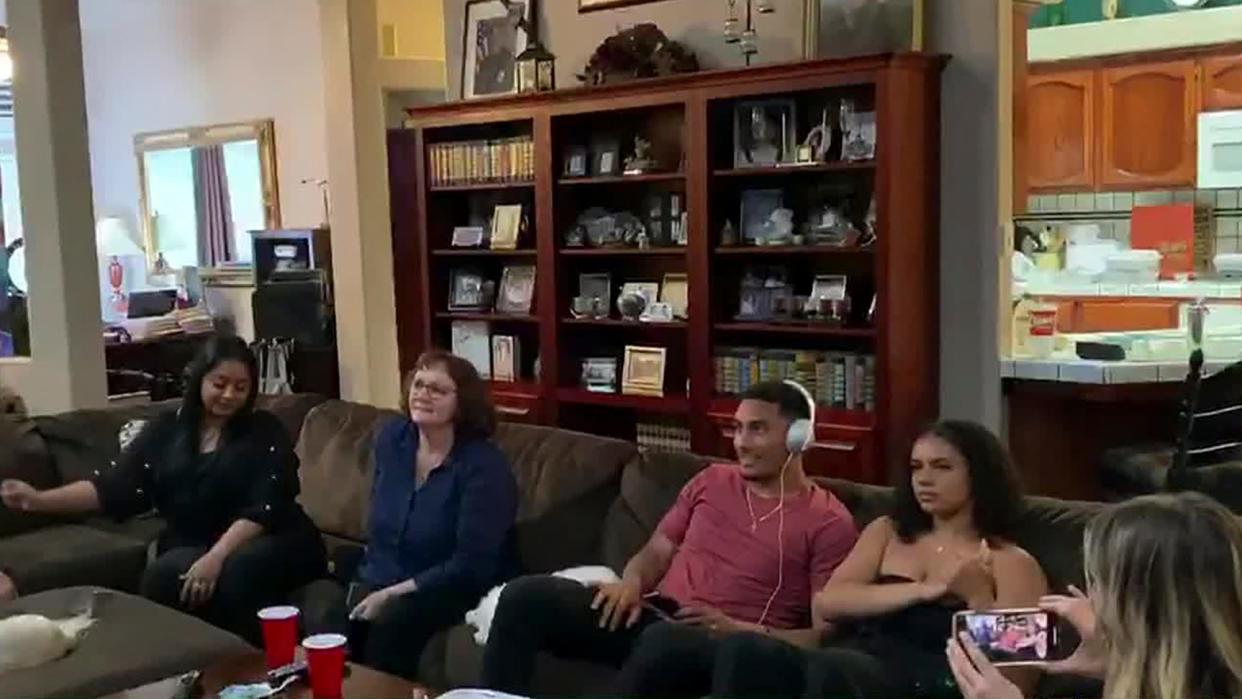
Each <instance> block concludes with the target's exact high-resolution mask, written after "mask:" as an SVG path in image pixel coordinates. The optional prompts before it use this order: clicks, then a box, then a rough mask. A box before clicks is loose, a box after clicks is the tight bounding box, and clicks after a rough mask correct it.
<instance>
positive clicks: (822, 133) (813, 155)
mask: <svg viewBox="0 0 1242 699" xmlns="http://www.w3.org/2000/svg"><path fill="white" fill-rule="evenodd" d="M831 146H832V127H831V126H829V125H828V110H827V109H825V110H823V111H822V112H821V113H820V117H819V126H816V127H815V128H813V129H811V132H810V133H809V134H807V135H806V140H804V141H803V142H802V145H801V146H799V147H798V162H799V163H803V164H810V163H822V162H823V161H824V160H825V159H826V157H827V155H828V148H829V147H831Z"/></svg>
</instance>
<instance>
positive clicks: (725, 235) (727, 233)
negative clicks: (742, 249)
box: [720, 220, 738, 248]
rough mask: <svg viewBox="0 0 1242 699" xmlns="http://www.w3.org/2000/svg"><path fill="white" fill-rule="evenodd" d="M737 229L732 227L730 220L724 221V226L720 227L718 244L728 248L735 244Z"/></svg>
mask: <svg viewBox="0 0 1242 699" xmlns="http://www.w3.org/2000/svg"><path fill="white" fill-rule="evenodd" d="M737 242H738V239H737V229H736V228H734V227H733V222H732V221H727V220H726V221H725V224H724V227H723V228H721V229H720V244H721V246H723V247H726V248H730V247H733V246H734V245H737Z"/></svg>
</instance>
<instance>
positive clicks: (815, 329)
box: [715, 321, 875, 339]
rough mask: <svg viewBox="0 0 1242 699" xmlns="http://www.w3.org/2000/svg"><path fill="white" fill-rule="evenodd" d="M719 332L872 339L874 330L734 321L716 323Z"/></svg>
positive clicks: (813, 324)
mask: <svg viewBox="0 0 1242 699" xmlns="http://www.w3.org/2000/svg"><path fill="white" fill-rule="evenodd" d="M715 328H716V330H717V331H720V332H737V333H780V334H786V335H815V336H820V337H857V338H868V339H869V338H874V337H875V328H843V327H840V326H835V325H826V324H824V323H794V322H790V323H768V322H748V321H736V322H731V323H717V324H716V325H715Z"/></svg>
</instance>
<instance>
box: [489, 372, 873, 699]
mask: <svg viewBox="0 0 1242 699" xmlns="http://www.w3.org/2000/svg"><path fill="white" fill-rule="evenodd" d="M809 413H810V406H809V405H807V398H806V397H805V396H804V395H803V393H802V392H801V391H799V390H798V389H797V388H796V387H794V386H793V385H791V384H788V383H784V382H769V383H763V384H759V385H756V386H755V387H753V388H752V389H751V390H750V391H748V392H747V393H746V395H745V396H743V399H742V401H741V404H740V405H739V406H738V409H737V412H736V414H735V415H734V425H733V429H734V433H733V446H734V449H735V450H736V451H737V456H738V462H739V463H738V464H737V465H726V464H714V465H712V466H708V467H707V468H705V469H703V470H702V471H700V472H699V474H698V475H696V476H695V477H694V478H693V479H691V481H690V482H689V483H687V484H686V486H685V487H684V488H682V491H681V494H680V495H678V497H677V501H676V503H674V505H673V507H672V509H670V510H669V511H668V513H667V514H666V515H665V516H664V519H663V520H662V521H661V522H660V525H659V527H658V528H657V529H656V531H655V533H654V534H653V535H652V536H651V539H650V540H649V541H648V542H647V544H646V545H645V546H643V548H642V549H641V550H640V551H639V552H638V553H637V554H635V555H634V557H633V558H631V559H630V561H629V563H628V564H627V565H626V566H625V571H624V573H623V574H622V578H621V582H619V583H615V584H611V585H602V586H598V587H594V588H588V587H584V586H582V585H580V584H578V583H576V582H573V581H570V580H565V579H561V578H555V577H551V576H530V577H525V578H521V579H518V580H515V581H513V582H511V583H509V585H507V586H506V587H505V590H504V592H503V593H502V594H501V597H500V602H499V604H498V606H497V608H496V614H495V616H494V617H493V620H492V627H491V631H490V634H489V638H488V643H487V650H486V652H485V653H484V659H483V678H482V680H483V685H484V686H485V687H489V688H492V689H498V690H502V691H506V692H511V693H515V694H529V693H530V683H531V674H532V672H533V668H534V662H535V657H536V655H537V654H538V653H539V652H540V651H543V652H548V653H552V654H554V655H556V656H560V657H564V658H577V659H584V660H594V661H597V662H602V663H607V664H610V665H613V666H615V667H617V668H619V669H620V670H621V672H620V673H619V674H618V677H617V682H616V686H615V687H614V689H613V694H615V695H616V696H633V697H644V698H646V699H654V698H656V697H665V696H702V695H705V694H707V693H708V691H709V690H710V678H711V669H712V658H713V655H714V650H715V644H716V640H717V639H719V638H720V637H721V636H722V635H725V634H731V633H740V632H752V633H762V634H768V635H771V636H774V637H777V638H781V639H783V640H786V641H788V642H790V643H794V644H797V645H805V646H813V645H815V644H816V642H817V641H818V640H819V637H820V635H821V634H822V632H823V629H822V628H819V626H818V622H817V621H816V620H815V619H814V618H813V615H812V614H811V598H812V596H813V595H814V593H815V592H816V591H817V590H819V589H820V588H822V587H823V586H824V583H826V582H827V581H828V578H829V577H831V575H832V572H833V571H834V570H836V567H837V565H839V564H840V563H841V561H842V560H844V559H845V557H846V555H847V554H848V553H849V551H850V549H851V548H853V546H854V542H855V541H856V540H857V538H858V530H857V528H856V527H855V526H854V519H853V517H852V516H851V515H850V513H849V511H848V510H847V509H846V508H845V506H844V505H843V504H842V503H841V501H840V500H838V499H837V498H836V497H835V496H834V495H833V494H832V493H830V492H828V491H827V490H824V489H823V488H821V487H819V486H817V485H816V484H814V483H812V482H811V481H810V480H809V479H808V478H807V477H806V474H805V472H804V471H803V468H802V457H801V454H800V453H797V452H790V451H789V450H788V449H787V446H786V434H787V432H788V431H789V427H790V425H791V424H792V423H793V422H794V421H795V420H799V419H805V418H808V417H809Z"/></svg>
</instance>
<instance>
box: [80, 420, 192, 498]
mask: <svg viewBox="0 0 1242 699" xmlns="http://www.w3.org/2000/svg"><path fill="white" fill-rule="evenodd" d="M175 422H176V415H175V414H174V413H169V414H165V415H161V416H160V417H157V418H155V419H154V420H152V421H151V422H149V423H147V425H146V426H145V427H143V428H142V431H141V432H139V433H138V436H137V437H135V438H134V439H133V441H132V442H130V443H129V446H127V447H126V448H125V449H124V451H122V452H121V453H120V455H118V456H117V458H116V459H115V460H112V461H109V462H108V464H107V465H105V466H104V467H103V468H102V469H100V470H97V471H95V473H94V474H93V476H92V478H91V483H93V484H94V486H95V492H96V493H98V495H99V506H100V509H101V510H102V511H103V512H104V514H106V515H108V516H110V517H115V518H116V519H118V520H123V519H129V518H130V517H135V516H137V515H140V514H143V513H144V512H148V511H150V510H151V509H152V507H153V506H154V501H153V499H152V498H153V494H152V460H153V459H155V458H158V457H157V455H156V454H155V453H154V452H155V451H156V447H157V446H158V445H159V444H160V443H162V442H163V441H164V440H166V439H167V437H168V435H169V434H171V430H172V428H173V427H174V426H175Z"/></svg>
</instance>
